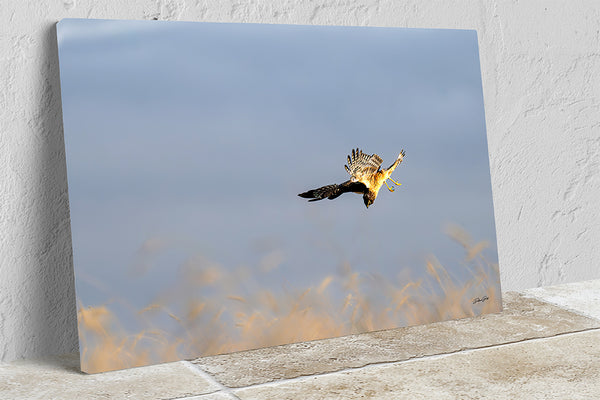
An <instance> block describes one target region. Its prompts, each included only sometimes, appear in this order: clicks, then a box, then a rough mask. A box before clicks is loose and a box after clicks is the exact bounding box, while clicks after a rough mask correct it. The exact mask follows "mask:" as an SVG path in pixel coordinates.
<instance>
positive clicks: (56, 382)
mask: <svg viewBox="0 0 600 400" xmlns="http://www.w3.org/2000/svg"><path fill="white" fill-rule="evenodd" d="M219 388H220V386H219V385H218V384H217V383H215V382H214V381H210V380H209V379H207V378H206V377H204V376H201V375H199V374H198V373H197V372H195V371H194V369H193V367H192V368H191V366H189V365H186V364H185V363H183V362H176V363H168V364H159V365H153V366H149V367H140V368H131V369H126V370H121V371H113V372H105V373H100V374H93V375H87V374H85V373H82V372H81V371H80V370H79V355H76V354H75V355H69V356H61V357H55V358H52V359H49V360H43V361H18V362H12V363H6V364H0V398H1V399H11V400H20V399H28V400H30V399H44V400H46V399H61V400H69V399H77V400H80V399H86V400H87V399H89V400H94V399H114V400H117V399H172V398H177V397H185V396H195V395H199V394H205V393H210V392H214V391H216V390H219Z"/></svg>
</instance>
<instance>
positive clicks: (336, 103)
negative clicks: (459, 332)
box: [58, 19, 497, 307]
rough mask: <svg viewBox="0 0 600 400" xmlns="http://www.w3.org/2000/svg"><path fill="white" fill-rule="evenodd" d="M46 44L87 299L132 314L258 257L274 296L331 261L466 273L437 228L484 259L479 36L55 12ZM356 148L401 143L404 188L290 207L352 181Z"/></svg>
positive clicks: (398, 175)
mask: <svg viewBox="0 0 600 400" xmlns="http://www.w3.org/2000/svg"><path fill="white" fill-rule="evenodd" d="M58 43H59V57H60V73H61V89H62V102H63V119H64V132H65V144H66V151H67V167H68V179H69V201H70V207H71V225H72V237H73V251H74V264H75V273H76V281H77V282H76V285H77V297H78V298H79V299H80V300H81V301H82V302H83V304H85V305H94V304H102V303H104V302H107V301H109V300H110V299H111V298H113V297H115V296H120V297H122V298H126V299H128V301H129V302H131V304H133V305H135V306H136V307H143V306H144V305H146V304H147V302H149V301H151V299H152V298H154V296H155V295H156V294H157V293H159V292H160V291H161V289H162V288H163V287H164V286H166V285H168V284H169V283H171V282H173V281H174V280H176V279H177V272H178V271H179V269H180V268H181V266H182V265H185V264H186V263H187V262H190V259H195V258H198V257H203V258H205V259H207V260H211V262H214V263H218V264H219V265H221V266H222V268H224V269H226V270H230V271H234V270H235V269H236V268H238V267H239V266H241V265H246V266H249V267H250V268H254V267H256V266H257V265H259V264H260V263H261V260H262V259H264V258H265V257H266V256H269V254H270V255H271V256H272V257H271V259H276V260H279V261H280V263H279V265H278V268H277V269H276V270H274V271H272V272H271V273H270V274H269V275H268V277H265V278H264V279H263V280H262V281H261V284H263V285H266V286H269V287H273V288H275V287H279V286H281V285H292V286H298V287H305V286H307V285H311V284H314V283H318V282H320V280H321V279H322V278H323V277H324V276H325V275H327V274H329V273H332V272H334V271H335V270H336V268H338V267H339V265H340V264H341V263H343V262H349V263H350V265H351V266H352V267H353V268H354V269H356V270H358V271H364V272H376V273H378V274H381V275H383V276H386V277H390V279H392V278H394V279H395V278H396V277H397V276H399V275H401V276H404V277H410V278H411V279H413V278H414V279H417V278H418V277H420V276H422V275H423V274H424V270H425V264H424V259H425V256H426V255H428V254H434V255H435V256H436V257H437V258H438V259H439V260H440V262H441V263H442V264H443V265H444V266H445V267H446V268H447V269H448V270H449V271H450V272H451V273H452V274H453V275H455V276H457V277H459V278H460V277H461V274H463V273H464V269H463V268H462V267H461V266H460V265H459V264H460V261H461V260H462V259H463V258H464V252H463V250H462V248H461V247H460V246H459V245H457V244H456V243H454V242H453V241H452V240H450V239H449V238H448V237H447V236H446V235H445V234H444V232H443V229H444V227H445V226H446V225H447V224H449V223H455V224H458V225H461V226H462V227H464V228H465V230H466V231H468V232H469V233H470V234H471V235H472V237H473V238H474V239H476V240H488V241H489V242H490V243H491V246H490V248H489V249H488V250H486V253H485V254H486V257H487V258H488V259H489V260H491V261H493V262H497V251H496V236H495V227H494V216H493V208H492V195H491V185H490V174H489V161H488V152H487V142H486V130H485V118H484V105H483V96H482V86H481V72H480V69H479V54H478V46H477V35H476V32H475V31H468V30H424V29H399V28H372V27H324V26H294V25H261V24H224V23H222V24H221V23H195V22H194V23H192V22H189V23H188V22H162V21H106V20H76V19H65V20H62V21H61V22H60V23H59V24H58ZM356 147H360V148H361V149H363V150H364V151H365V152H367V153H369V154H371V153H377V154H379V155H380V156H381V157H382V158H383V160H384V162H383V164H384V166H386V167H387V166H388V165H389V164H391V163H392V162H393V161H394V160H395V158H396V156H397V155H398V153H399V151H400V150H401V149H405V151H406V158H405V160H404V163H403V164H402V165H401V166H400V167H399V168H398V169H397V170H396V172H394V174H393V175H392V176H393V178H394V179H395V180H397V181H398V182H401V183H402V186H401V187H399V188H397V189H396V191H395V192H394V193H390V192H388V191H387V189H385V187H384V188H383V189H382V190H381V192H380V194H379V197H378V198H377V200H376V201H375V203H374V204H373V206H371V207H370V208H369V209H366V208H365V206H364V204H363V202H362V198H361V197H360V196H359V195H355V194H345V195H343V196H341V197H340V198H338V199H336V200H334V201H329V200H324V201H320V202H315V203H308V202H306V200H305V199H301V198H299V197H298V196H297V194H298V193H301V192H304V191H306V190H308V189H312V188H315V187H319V186H322V185H325V184H330V183H341V182H343V181H345V180H347V179H348V176H347V174H346V172H345V170H344V164H345V162H346V155H347V154H348V153H349V152H350V150H351V149H352V148H356ZM142 264H143V265H142ZM140 265H142V266H144V267H146V268H142V269H143V270H144V271H145V274H144V275H143V276H142V275H140V274H137V275H136V274H132V273H131V271H132V270H134V271H135V268H136V266H137V267H139V266H140ZM138 272H139V271H138Z"/></svg>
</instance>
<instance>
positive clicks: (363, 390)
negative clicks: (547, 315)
mask: <svg viewBox="0 0 600 400" xmlns="http://www.w3.org/2000/svg"><path fill="white" fill-rule="evenodd" d="M599 343H600V330H593V331H587V332H580V333H573V334H565V335H560V336H557V337H551V338H542V339H536V340H529V341H525V342H519V343H514V344H509V345H503V346H499V347H492V348H484V349H478V350H471V351H466V352H461V353H455V354H450V355H445V356H434V357H428V358H426V359H420V360H414V361H406V362H401V363H393V364H385V365H371V366H367V367H364V368H360V369H355V370H349V371H343V372H335V373H330V374H326V375H320V376H312V377H303V378H296V379H292V380H287V381H282V382H275V383H268V384H263V385H258V386H254V387H249V388H243V389H238V390H235V391H234V393H235V394H236V395H237V396H238V397H239V398H240V399H242V400H252V399H261V400H262V399H277V400H284V399H300V398H301V399H304V400H311V399H365V398H368V399H386V400H387V399H411V400H413V399H484V398H485V399H488V398H490V399H497V400H502V399H600V384H599V383H600V380H599V378H598V377H600V346H598V344H599Z"/></svg>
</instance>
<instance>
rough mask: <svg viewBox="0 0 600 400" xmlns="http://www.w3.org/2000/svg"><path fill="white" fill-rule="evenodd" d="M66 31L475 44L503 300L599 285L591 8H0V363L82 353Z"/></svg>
mask: <svg viewBox="0 0 600 400" xmlns="http://www.w3.org/2000/svg"><path fill="white" fill-rule="evenodd" d="M66 17H71V18H115V19H153V18H157V19H164V20H188V21H212V22H262V23H285V24H318V25H370V26H396V27H422V28H465V29H476V30H477V31H478V35H479V46H480V59H481V67H482V75H483V89H484V99H485V107H486V121H487V132H488V145H489V151H490V165H491V174H492V187H493V195H494V205H495V217H496V227H497V232H498V250H499V258H500V273H501V278H502V285H503V289H504V290H517V289H525V288H532V287H537V286H545V285H553V284H557V283H565V282H572V281H580V280H586V279H594V278H600V269H599V268H598V267H599V263H600V211H599V205H600V4H599V3H598V2H596V1H594V0H589V1H584V0H573V1H569V2H562V1H541V0H537V1H527V2H522V1H517V0H505V1H500V0H490V1H473V0H451V1H448V0H425V1H423V0H412V1H408V0H403V1H392V0H388V1H385V0H382V1H377V0H314V1H312V0H295V1H292V0H287V1H273V0H270V1H269V0H263V1H260V0H251V1H235V0H223V1H218V0H128V1H124V0H64V1H57V0H5V1H4V2H3V3H2V4H1V5H0V183H1V185H0V193H1V194H0V360H4V361H9V360H13V359H17V358H33V357H40V356H44V355H48V354H57V353H65V352H72V351H75V350H76V349H77V327H76V315H75V313H76V305H75V293H74V283H73V267H72V256H71V236H70V227H69V203H68V194H67V179H66V167H65V153H64V140H63V133H62V119H61V103H60V82H59V74H58V57H57V44H56V29H55V23H56V22H57V21H59V20H60V19H62V18H66Z"/></svg>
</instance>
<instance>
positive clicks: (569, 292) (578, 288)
mask: <svg viewBox="0 0 600 400" xmlns="http://www.w3.org/2000/svg"><path fill="white" fill-rule="evenodd" d="M523 294H524V295H525V296H528V297H535V298H536V299H540V300H543V301H547V302H549V303H552V304H556V305H558V306H559V307H563V308H566V309H569V310H572V311H575V312H578V313H580V314H582V315H586V316H588V317H592V318H596V319H599V320H600V279H597V280H593V281H585V282H576V283H567V284H564V285H556V286H546V287H541V288H535V289H528V290H525V291H524V292H523Z"/></svg>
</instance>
